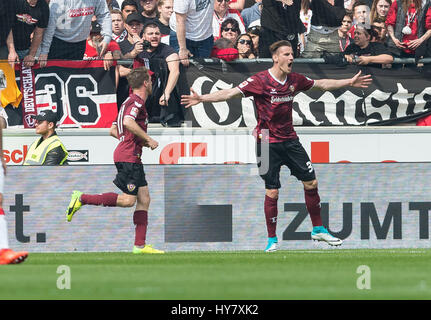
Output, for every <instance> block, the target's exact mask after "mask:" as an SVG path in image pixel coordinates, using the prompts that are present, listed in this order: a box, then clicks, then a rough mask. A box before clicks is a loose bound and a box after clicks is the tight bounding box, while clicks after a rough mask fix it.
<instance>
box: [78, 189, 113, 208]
mask: <svg viewBox="0 0 431 320" xmlns="http://www.w3.org/2000/svg"><path fill="white" fill-rule="evenodd" d="M117 198H118V194H116V193H112V192H110V193H102V194H82V195H81V202H82V204H91V205H94V206H100V205H103V206H104V207H115V206H117Z"/></svg>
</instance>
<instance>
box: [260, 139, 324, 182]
mask: <svg viewBox="0 0 431 320" xmlns="http://www.w3.org/2000/svg"><path fill="white" fill-rule="evenodd" d="M267 146H268V148H269V152H268V153H269V161H268V160H265V158H266V157H262V159H261V158H260V156H261V152H262V144H261V143H256V156H257V166H258V168H259V175H260V177H261V178H262V179H263V180H264V181H265V188H266V189H280V188H281V184H280V169H281V166H282V165H285V166H287V167H288V168H289V169H290V174H291V175H293V176H295V177H296V178H297V179H298V180H300V181H311V180H314V179H316V174H315V172H314V168H313V165H312V163H311V161H310V158H309V157H308V154H307V152H306V151H305V149H304V148H303V146H302V144H301V143H300V142H299V139H295V140H288V141H284V142H279V143H269V144H267ZM263 160H265V161H264V162H263Z"/></svg>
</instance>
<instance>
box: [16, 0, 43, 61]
mask: <svg viewBox="0 0 431 320" xmlns="http://www.w3.org/2000/svg"><path fill="white" fill-rule="evenodd" d="M15 1H16V13H15V24H14V26H13V34H14V37H13V40H14V47H15V50H16V52H10V53H9V58H10V60H13V61H18V60H23V62H24V66H25V67H32V66H33V65H34V64H35V56H36V53H37V50H38V49H39V46H40V44H41V42H42V37H43V33H44V32H45V29H46V27H47V26H48V19H49V7H48V4H47V3H46V1H45V0H15Z"/></svg>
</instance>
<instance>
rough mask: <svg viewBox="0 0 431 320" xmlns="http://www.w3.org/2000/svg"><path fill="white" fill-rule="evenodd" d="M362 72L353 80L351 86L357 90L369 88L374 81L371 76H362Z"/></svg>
mask: <svg viewBox="0 0 431 320" xmlns="http://www.w3.org/2000/svg"><path fill="white" fill-rule="evenodd" d="M361 73H362V72H361V71H360V70H359V72H358V73H357V74H355V76H354V77H353V78H352V81H351V86H352V87H355V88H368V86H369V85H370V84H371V82H373V79H372V78H371V75H370V74H367V75H365V76H361Z"/></svg>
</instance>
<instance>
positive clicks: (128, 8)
mask: <svg viewBox="0 0 431 320" xmlns="http://www.w3.org/2000/svg"><path fill="white" fill-rule="evenodd" d="M133 12H138V4H137V3H136V1H134V0H124V1H123V3H122V4H121V13H122V14H123V19H124V21H126V19H127V16H128V15H129V14H131V13H133Z"/></svg>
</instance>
